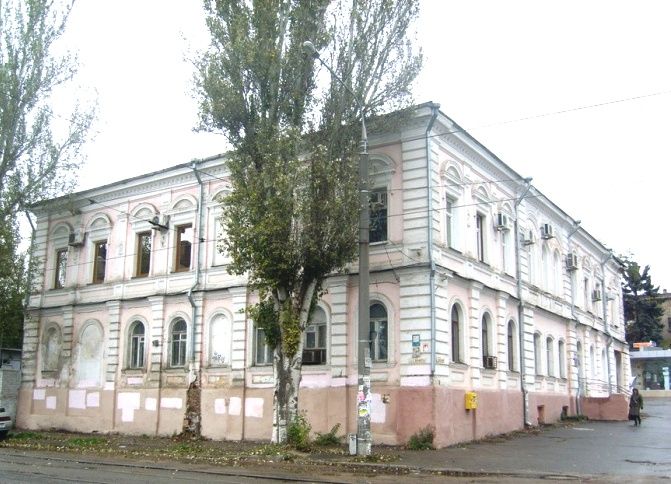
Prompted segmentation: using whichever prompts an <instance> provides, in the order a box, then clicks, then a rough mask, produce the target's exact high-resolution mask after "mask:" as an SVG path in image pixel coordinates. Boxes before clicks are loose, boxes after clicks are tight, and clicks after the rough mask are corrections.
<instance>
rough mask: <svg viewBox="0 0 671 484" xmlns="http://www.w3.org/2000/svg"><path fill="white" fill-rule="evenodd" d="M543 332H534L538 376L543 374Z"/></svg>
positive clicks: (535, 369)
mask: <svg viewBox="0 0 671 484" xmlns="http://www.w3.org/2000/svg"><path fill="white" fill-rule="evenodd" d="M541 352H542V348H541V334H540V333H539V332H535V333H534V374H535V375H536V376H542V375H543V365H542V358H541Z"/></svg>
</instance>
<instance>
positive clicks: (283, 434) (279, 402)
mask: <svg viewBox="0 0 671 484" xmlns="http://www.w3.org/2000/svg"><path fill="white" fill-rule="evenodd" d="M302 353H303V342H302V339H301V343H300V345H299V350H298V352H297V353H296V355H294V356H292V357H289V356H287V355H285V354H284V351H283V349H282V345H278V346H277V348H275V357H274V359H273V374H274V376H275V392H274V395H273V409H274V412H273V438H272V441H273V442H274V443H278V444H284V443H286V442H287V430H288V428H289V425H291V423H292V422H293V421H294V420H295V418H296V415H297V414H298V389H299V387H300V384H301V366H302V359H301V356H302Z"/></svg>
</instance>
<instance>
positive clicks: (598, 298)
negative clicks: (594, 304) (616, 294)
mask: <svg viewBox="0 0 671 484" xmlns="http://www.w3.org/2000/svg"><path fill="white" fill-rule="evenodd" d="M592 301H601V289H594V290H593V291H592Z"/></svg>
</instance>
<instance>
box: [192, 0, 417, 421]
mask: <svg viewBox="0 0 671 484" xmlns="http://www.w3.org/2000/svg"><path fill="white" fill-rule="evenodd" d="M205 10H206V13H207V26H208V28H209V31H210V35H211V41H212V42H211V46H210V48H209V50H208V51H207V52H205V53H203V55H202V57H201V58H200V59H199V60H198V61H197V66H198V74H197V79H196V82H197V100H198V103H199V111H200V129H202V130H208V131H217V132H221V133H223V134H224V135H225V136H226V137H227V139H228V140H229V142H230V144H231V145H232V147H233V151H232V153H230V155H229V156H228V158H227V168H228V170H229V179H230V183H231V188H232V190H231V193H230V194H228V195H227V196H226V197H224V199H223V200H222V208H223V214H222V218H221V222H222V224H223V225H224V226H225V228H226V230H225V233H226V235H225V238H224V240H223V241H219V243H218V246H219V247H223V248H224V250H225V251H226V252H227V253H228V255H229V256H230V258H231V261H232V262H231V265H230V270H231V271H233V272H235V273H237V274H246V275H247V276H248V278H249V281H250V283H251V284H252V285H253V286H254V287H255V288H256V289H258V290H259V292H260V294H261V298H260V299H261V301H262V302H261V303H259V304H258V305H256V306H255V307H254V308H252V311H251V315H252V318H253V319H254V321H255V323H256V325H257V327H259V328H263V330H264V332H265V334H266V340H267V342H268V344H269V345H270V346H271V347H273V348H274V349H275V351H276V352H277V353H276V355H277V356H278V357H277V359H276V360H275V361H276V368H275V369H276V370H277V374H278V378H277V380H276V381H277V382H278V383H277V385H278V387H279V386H283V387H284V388H282V389H279V388H278V389H277V391H276V392H275V398H276V399H277V400H276V405H277V406H278V407H279V408H280V411H279V412H278V414H279V415H292V414H293V413H294V411H295V408H292V409H291V410H289V409H288V406H289V405H292V406H294V407H297V397H296V398H294V397H295V392H297V389H298V387H299V385H298V383H299V382H295V381H291V380H293V379H294V376H293V374H289V375H287V374H285V373H287V371H288V368H292V369H295V365H296V364H298V363H297V361H298V359H297V358H296V356H300V349H301V338H302V334H303V331H304V330H305V327H306V325H307V323H308V316H309V314H310V308H311V307H312V306H313V305H314V302H315V295H316V294H318V293H319V291H320V288H321V285H322V281H323V280H324V279H325V278H326V277H327V276H328V275H329V274H332V273H333V272H336V271H339V270H341V269H343V268H344V267H345V266H346V265H347V264H348V263H350V262H351V261H352V260H353V259H354V257H355V255H356V249H357V244H356V240H357V231H358V224H357V219H358V216H357V215H358V153H357V152H358V144H359V143H358V141H359V137H360V133H361V129H360V125H361V121H362V119H361V117H362V116H366V117H368V118H372V117H375V116H376V115H378V114H381V113H383V112H384V111H385V110H389V109H395V108H398V107H401V106H404V105H406V104H408V103H409V102H410V101H411V99H410V97H409V95H408V91H409V89H408V88H409V87H410V84H411V83H412V81H413V80H414V78H415V77H416V76H417V74H418V71H419V67H420V65H421V55H418V54H417V53H416V52H414V50H413V49H412V45H411V41H410V39H409V36H408V31H409V28H410V25H411V23H412V22H413V21H414V20H415V19H416V17H417V15H418V0H359V1H357V2H353V3H350V2H345V1H344V0H312V1H310V2H292V1H288V0H279V1H275V2H239V1H238V0H205ZM306 41H311V42H312V43H313V44H314V46H315V48H316V49H317V51H319V52H320V55H321V56H322V57H323V58H324V59H325V62H328V64H329V65H330V66H331V67H332V68H333V69H334V71H335V72H336V76H327V77H324V78H323V80H324V84H323V86H318V84H317V71H318V69H322V66H321V64H320V63H319V62H318V61H317V59H316V58H315V57H313V56H311V55H306V54H305V53H304V51H303V44H304V42H306ZM320 79H322V78H320ZM343 84H344V85H343Z"/></svg>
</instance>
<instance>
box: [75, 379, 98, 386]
mask: <svg viewBox="0 0 671 484" xmlns="http://www.w3.org/2000/svg"><path fill="white" fill-rule="evenodd" d="M97 386H98V382H97V381H95V380H80V381H79V382H78V383H77V388H94V387H97Z"/></svg>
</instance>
